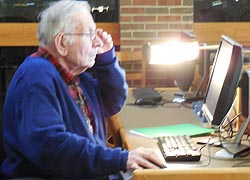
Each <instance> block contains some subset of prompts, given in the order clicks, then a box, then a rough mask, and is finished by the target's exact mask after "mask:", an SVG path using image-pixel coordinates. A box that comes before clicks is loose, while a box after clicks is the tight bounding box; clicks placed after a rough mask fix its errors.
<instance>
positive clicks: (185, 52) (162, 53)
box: [149, 40, 199, 65]
mask: <svg viewBox="0 0 250 180" xmlns="http://www.w3.org/2000/svg"><path fill="white" fill-rule="evenodd" d="M198 55H199V44H198V42H197V41H192V42H186V41H185V42H182V41H177V40H175V41H170V42H166V43H164V44H153V45H150V57H149V64H169V65H171V64H178V63H182V62H186V61H193V60H195V59H196V58H197V57H198Z"/></svg>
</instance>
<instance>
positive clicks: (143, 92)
mask: <svg viewBox="0 0 250 180" xmlns="http://www.w3.org/2000/svg"><path fill="white" fill-rule="evenodd" d="M132 91H133V95H134V97H135V98H136V99H150V100H154V101H155V102H160V101H161V100H162V96H161V95H160V93H159V92H157V91H156V90H155V89H154V88H150V87H148V88H135V89H133V90H132Z"/></svg>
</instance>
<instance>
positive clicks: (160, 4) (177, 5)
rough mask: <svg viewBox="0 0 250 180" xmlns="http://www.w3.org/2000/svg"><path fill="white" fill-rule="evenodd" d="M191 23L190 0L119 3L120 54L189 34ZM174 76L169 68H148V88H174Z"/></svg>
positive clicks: (125, 0) (150, 0) (124, 0)
mask: <svg viewBox="0 0 250 180" xmlns="http://www.w3.org/2000/svg"><path fill="white" fill-rule="evenodd" d="M192 23H193V0H120V25H121V50H128V51H135V50H141V48H142V47H143V45H144V44H145V43H147V42H154V41H162V40H164V39H167V38H169V37H173V36H178V35H179V32H181V31H190V32H192ZM175 73H176V71H175V70H174V67H172V66H165V67H163V66H148V70H147V86H174V85H173V80H174V74H175ZM130 85H131V86H136V85H137V84H135V83H134V84H133V83H130Z"/></svg>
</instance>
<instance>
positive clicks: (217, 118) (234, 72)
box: [201, 35, 243, 127]
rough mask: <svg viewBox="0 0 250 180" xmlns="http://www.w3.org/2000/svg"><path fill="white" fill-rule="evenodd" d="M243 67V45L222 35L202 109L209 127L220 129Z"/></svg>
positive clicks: (231, 102) (233, 96) (230, 104)
mask: <svg viewBox="0 0 250 180" xmlns="http://www.w3.org/2000/svg"><path fill="white" fill-rule="evenodd" d="M242 66H243V58H242V45H241V44H239V43H237V42H236V41H235V40H233V39H232V38H230V37H228V36H225V35H222V36H221V42H220V45H219V48H218V50H217V52H216V56H215V59H214V62H213V66H212V70H211V73H210V77H209V82H208V85H207V89H206V94H205V99H204V102H203V105H202V109H201V110H202V116H203V118H204V119H205V120H206V121H207V122H208V124H209V125H211V126H213V127H218V126H219V125H220V124H221V123H222V122H223V120H224V118H225V116H226V114H227V113H228V111H229V109H230V108H231V106H232V104H233V101H234V98H235V93H236V89H237V87H238V83H239V80H240V75H241V71H242Z"/></svg>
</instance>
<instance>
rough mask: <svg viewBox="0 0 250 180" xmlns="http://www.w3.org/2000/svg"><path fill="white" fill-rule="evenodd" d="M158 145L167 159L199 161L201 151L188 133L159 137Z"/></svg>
mask: <svg viewBox="0 0 250 180" xmlns="http://www.w3.org/2000/svg"><path fill="white" fill-rule="evenodd" d="M157 140H158V142H157V143H158V146H159V148H160V150H161V153H162V155H163V157H164V158H165V160H166V161H199V160H200V157H201V153H200V151H199V149H198V148H197V147H196V146H195V144H194V143H193V141H192V139H191V137H190V136H188V135H181V136H163V137H158V138H157Z"/></svg>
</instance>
